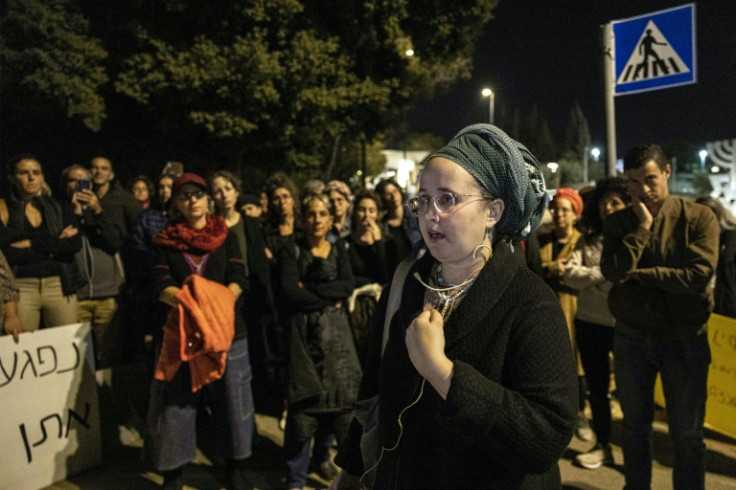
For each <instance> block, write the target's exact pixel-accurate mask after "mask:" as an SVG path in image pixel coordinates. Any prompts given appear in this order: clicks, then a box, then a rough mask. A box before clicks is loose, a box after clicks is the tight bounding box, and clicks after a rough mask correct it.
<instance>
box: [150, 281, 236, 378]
mask: <svg viewBox="0 0 736 490" xmlns="http://www.w3.org/2000/svg"><path fill="white" fill-rule="evenodd" d="M176 297H177V298H178V299H179V305H178V307H177V308H172V309H171V311H170V312H169V316H168V318H167V320H166V324H165V325H164V338H163V343H162V345H161V353H160V354H159V357H158V363H157V365H156V372H155V374H154V378H155V379H158V380H161V381H171V380H172V379H173V378H174V375H175V374H176V372H177V371H178V370H179V367H180V366H181V363H182V362H188V363H189V371H190V373H191V377H192V391H193V392H195V391H197V390H199V389H200V388H201V387H202V386H204V385H206V384H208V383H211V382H213V381H215V380H218V379H220V378H221V377H222V375H223V374H224V373H225V366H226V362H227V351H228V350H229V349H230V345H231V344H232V342H233V336H234V335H235V295H234V294H233V292H232V291H230V289H228V288H227V287H226V286H223V285H222V284H220V283H217V282H214V281H210V280H208V279H205V278H203V277H200V276H197V275H194V274H192V275H191V276H189V277H187V278H186V280H185V281H184V284H183V285H182V288H181V291H179V292H178V293H177V294H176Z"/></svg>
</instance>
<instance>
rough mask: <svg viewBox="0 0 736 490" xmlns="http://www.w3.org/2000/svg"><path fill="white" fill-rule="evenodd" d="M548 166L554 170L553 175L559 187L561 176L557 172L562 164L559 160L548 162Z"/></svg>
mask: <svg viewBox="0 0 736 490" xmlns="http://www.w3.org/2000/svg"><path fill="white" fill-rule="evenodd" d="M547 168H548V169H549V171H550V172H552V177H553V179H554V180H555V183H556V185H555V189H557V188H558V187H560V176H559V174H557V169H558V168H560V164H559V163H557V162H549V163H548V164H547ZM556 174H557V175H556Z"/></svg>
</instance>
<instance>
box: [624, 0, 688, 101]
mask: <svg viewBox="0 0 736 490" xmlns="http://www.w3.org/2000/svg"><path fill="white" fill-rule="evenodd" d="M611 24H612V26H613V36H614V43H615V44H614V50H615V52H614V59H615V75H616V84H615V91H614V94H615V95H623V94H632V93H636V92H645V91H648V90H657V89H661V88H668V87H675V86H677V85H687V84H690V83H695V82H696V80H697V77H696V66H695V65H696V59H695V4H693V3H691V4H688V5H683V6H680V7H674V8H671V9H667V10H660V11H658V12H652V13H650V14H645V15H640V16H638V17H632V18H630V19H623V20H616V21H613V22H611Z"/></svg>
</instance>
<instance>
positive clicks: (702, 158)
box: [698, 150, 708, 171]
mask: <svg viewBox="0 0 736 490" xmlns="http://www.w3.org/2000/svg"><path fill="white" fill-rule="evenodd" d="M698 156H699V157H700V170H702V171H705V159H706V158H707V157H708V150H700V151H699V152H698Z"/></svg>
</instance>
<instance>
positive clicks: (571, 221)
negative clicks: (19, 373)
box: [0, 124, 736, 490]
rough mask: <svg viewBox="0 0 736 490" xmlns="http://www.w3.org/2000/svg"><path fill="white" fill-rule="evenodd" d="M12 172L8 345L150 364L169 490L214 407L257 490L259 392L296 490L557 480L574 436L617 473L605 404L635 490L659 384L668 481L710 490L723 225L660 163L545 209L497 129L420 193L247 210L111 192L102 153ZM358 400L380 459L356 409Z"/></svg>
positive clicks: (277, 181) (345, 191)
mask: <svg viewBox="0 0 736 490" xmlns="http://www.w3.org/2000/svg"><path fill="white" fill-rule="evenodd" d="M6 170H7V175H8V178H9V183H10V192H9V194H8V195H7V196H6V197H5V198H4V199H0V299H1V300H2V302H1V303H0V304H1V305H2V308H1V309H0V325H1V326H2V332H3V333H4V334H8V335H12V336H13V338H14V340H15V342H18V341H19V339H20V338H21V336H22V335H23V333H24V332H31V331H34V330H37V329H39V328H50V327H54V326H60V325H67V324H72V323H76V322H88V323H89V324H90V326H91V331H92V341H93V345H94V351H95V362H96V364H97V367H98V368H100V369H102V368H106V367H110V366H114V365H115V364H116V363H120V362H126V361H129V360H131V359H139V360H140V359H142V360H144V361H145V362H146V364H147V366H149V372H150V379H149V380H148V381H150V383H151V387H150V400H149V404H148V410H147V416H146V422H145V431H144V449H143V455H144V460H145V461H146V462H147V463H148V464H150V465H151V466H152V467H153V468H154V469H155V470H156V471H158V472H160V473H161V474H162V475H163V481H164V483H163V486H164V488H182V486H183V474H182V468H183V467H184V466H185V465H186V464H187V463H188V462H190V461H192V460H193V459H194V457H195V452H196V449H197V439H196V432H197V416H198V412H200V411H201V410H202V405H203V403H204V404H206V406H207V407H208V410H209V413H211V414H212V420H214V421H215V424H214V425H215V426H214V435H215V438H216V441H217V443H216V447H217V449H218V450H219V452H220V453H221V454H220V456H221V457H222V461H224V469H223V475H224V480H225V485H226V487H227V488H238V489H240V488H250V485H249V482H248V481H247V478H246V477H245V471H244V470H245V468H246V467H247V460H248V458H249V457H250V456H251V454H252V451H253V450H254V438H256V437H257V428H256V424H255V417H254V414H255V412H256V411H258V410H259V408H260V407H259V404H260V403H265V402H264V400H266V399H267V398H271V399H276V400H278V402H277V403H279V404H281V405H282V407H283V418H282V424H283V425H282V428H283V429H284V430H285V434H284V449H283V458H284V459H283V462H284V474H285V483H286V487H287V488H289V489H300V488H303V487H304V486H305V485H306V484H307V475H308V474H309V473H310V472H316V473H317V474H318V475H319V476H320V477H321V478H322V479H324V480H327V481H331V482H332V484H331V488H333V489H337V490H346V489H360V488H370V487H371V486H372V487H373V488H458V487H457V485H458V484H459V483H461V484H462V487H463V488H488V486H489V485H491V486H493V487H494V488H495V487H499V488H555V487H559V486H560V474H559V469H558V468H557V464H556V462H557V460H558V459H559V457H560V456H561V454H562V452H563V451H564V449H565V448H566V446H567V444H568V443H569V441H570V438H571V437H573V434H575V435H576V436H577V437H579V438H581V439H583V440H586V441H590V443H591V445H592V446H591V448H590V449H589V450H588V451H586V452H583V453H581V454H579V455H577V457H576V463H577V464H579V465H580V466H582V467H584V468H589V469H595V468H598V467H600V466H602V465H610V464H613V453H612V451H611V446H610V442H611V441H610V439H611V425H612V422H611V405H610V402H611V397H612V396H616V397H617V398H618V400H619V401H620V403H621V408H622V411H623V414H624V422H623V444H622V445H623V451H624V467H625V474H626V480H627V488H648V487H649V481H650V480H651V442H650V439H651V422H652V417H653V400H652V398H653V384H654V376H655V375H656V373H657V372H659V373H661V375H662V382H663V386H664V391H665V397H666V401H667V409H668V421H669V424H670V434H671V437H672V441H673V444H674V447H675V467H674V478H673V481H674V484H675V488H688V489H693V488H703V485H704V459H703V458H704V451H705V449H704V445H703V432H702V426H703V419H704V411H705V399H706V385H705V380H706V377H707V369H708V364H709V361H710V357H709V351H708V344H707V335H705V325H706V323H707V319H708V315H709V314H710V312H711V311H712V310H713V298H714V294H715V312H717V313H720V314H724V315H728V316H735V315H734V313H736V311H735V310H736V286H735V285H734V282H735V281H736V273H735V272H734V271H735V268H736V261H735V258H736V257H735V256H736V253H735V250H736V218H734V217H733V216H732V215H731V214H730V213H729V212H728V210H727V209H725V208H724V207H723V206H722V205H721V204H720V202H719V201H718V200H716V199H712V198H703V199H702V200H700V201H699V202H701V203H702V204H704V205H705V206H701V205H700V204H695V203H693V202H690V201H685V200H682V199H679V198H675V197H673V196H670V195H669V192H668V189H667V179H668V177H669V172H670V166H669V163H668V162H667V161H666V158H665V156H664V153H663V152H662V151H661V149H660V148H659V147H658V146H657V145H643V146H640V147H637V148H634V149H633V150H632V151H631V152H630V153H629V154H628V155H627V157H626V158H625V159H624V174H625V178H621V177H609V178H606V179H603V180H601V181H600V182H598V183H597V184H596V185H595V186H590V187H589V188H587V189H584V190H583V189H581V191H580V192H578V191H576V190H574V189H572V188H560V189H557V190H556V191H555V192H554V193H553V196H552V198H551V199H550V198H549V197H548V196H549V193H548V191H547V189H546V187H545V184H544V180H543V178H542V174H541V170H540V166H539V163H538V162H537V160H536V159H535V158H534V156H533V155H532V154H531V153H530V152H529V151H528V150H527V149H526V148H525V147H524V146H523V145H522V144H520V143H518V142H517V141H514V140H513V139H511V138H509V137H508V136H507V135H506V134H505V133H504V132H503V131H501V130H500V129H499V128H497V127H495V126H492V125H487V124H480V125H474V126H470V127H468V128H465V129H464V130H462V131H461V132H460V133H458V135H457V136H455V138H453V139H452V141H450V143H448V145H447V146H445V147H444V148H442V149H441V150H439V151H437V152H436V153H434V154H432V155H431V156H430V157H428V158H427V159H426V161H425V162H424V169H423V171H422V174H421V177H420V181H419V185H418V192H417V195H416V196H411V199H408V197H409V196H406V195H405V193H404V191H403V189H402V187H401V186H400V185H399V183H398V182H396V181H395V180H393V179H385V180H382V181H381V182H380V183H378V185H376V186H375V189H351V188H350V186H348V185H347V184H346V183H345V182H342V181H339V180H332V181H328V182H322V181H318V180H311V181H308V182H306V183H305V184H304V186H303V187H302V188H301V189H299V187H298V186H297V185H296V184H295V181H294V180H293V179H292V178H291V177H290V176H289V175H287V174H285V173H282V172H277V173H274V174H272V175H271V176H269V178H268V179H267V181H266V182H265V184H264V185H263V188H262V192H260V193H256V194H246V193H245V192H244V189H243V186H242V183H241V181H240V179H239V178H238V176H237V175H235V174H233V173H232V172H230V171H227V170H218V171H215V172H213V173H211V174H210V175H207V176H204V177H203V176H200V175H197V174H194V173H189V172H185V171H184V168H183V166H182V164H180V163H176V162H174V164H172V163H169V164H167V165H166V166H165V167H164V169H163V171H162V173H161V174H160V175H158V176H155V177H153V178H149V177H148V176H145V175H137V176H135V177H134V178H132V179H130V180H129V181H128V183H127V186H126V188H123V186H122V185H121V184H120V183H119V181H118V180H117V179H116V178H115V171H114V168H113V163H112V162H111V161H110V159H108V158H105V157H101V156H98V157H95V158H93V159H92V160H91V161H90V164H89V166H83V165H72V166H70V167H68V168H66V169H64V171H63V172H62V173H61V181H60V182H59V185H58V188H57V189H52V187H51V186H50V185H49V183H48V182H47V181H46V180H45V177H44V170H43V166H42V163H41V162H40V160H39V159H38V158H36V157H34V156H33V155H30V154H26V155H20V156H18V157H16V158H14V159H12V160H11V161H9V162H8V164H7V167H6ZM584 191H585V192H584ZM706 206H707V207H706ZM708 208H710V209H708ZM545 216H548V217H549V221H550V224H549V227H548V228H547V229H542V228H540V229H539V231H537V228H538V226H539V225H540V223H542V222H543V221H544V220H545ZM719 237H720V242H719ZM406 261H410V262H407V265H406V267H407V270H409V272H408V273H407V275H406V279H405V281H404V282H401V283H398V284H400V287H401V290H399V291H391V287H390V286H391V285H392V284H396V283H395V282H394V283H392V278H393V277H394V273H395V271H397V270H401V267H400V264H402V262H406ZM402 280H403V278H402ZM391 297H398V298H400V301H399V302H397V303H396V307H395V308H394V307H393V306H392V304H391V301H392V300H391V299H390V298H391ZM384 325H385V331H384ZM121 331H124V332H125V335H124V339H125V340H123V337H122V336H121V335H120V332H121ZM614 367H615V375H614V374H613V368H614ZM614 377H615V380H614ZM371 397H377V400H378V405H377V406H378V407H379V408H380V411H379V412H378V415H377V417H378V418H377V419H376V424H378V425H377V427H378V429H379V436H378V440H379V444H378V449H379V451H378V455H377V458H376V459H375V460H373V461H371V463H370V464H369V463H368V462H367V461H368V460H367V459H366V458H365V456H366V454H365V452H366V449H365V448H364V446H363V439H364V431H365V430H366V429H367V427H366V426H365V424H364V423H361V422H359V421H358V420H357V419H355V418H354V415H353V409H354V407H355V406H356V402H359V400H365V399H370V398H371ZM586 404H589V406H590V412H591V413H592V427H591V425H589V422H588V419H587V417H586V415H585V414H586V410H585V408H586ZM333 445H337V448H338V455H337V457H336V459H335V463H337V466H339V467H340V468H342V471H340V470H339V469H338V468H337V466H336V465H335V463H333V462H332V459H331V455H330V454H331V453H330V451H331V448H332V447H333Z"/></svg>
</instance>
